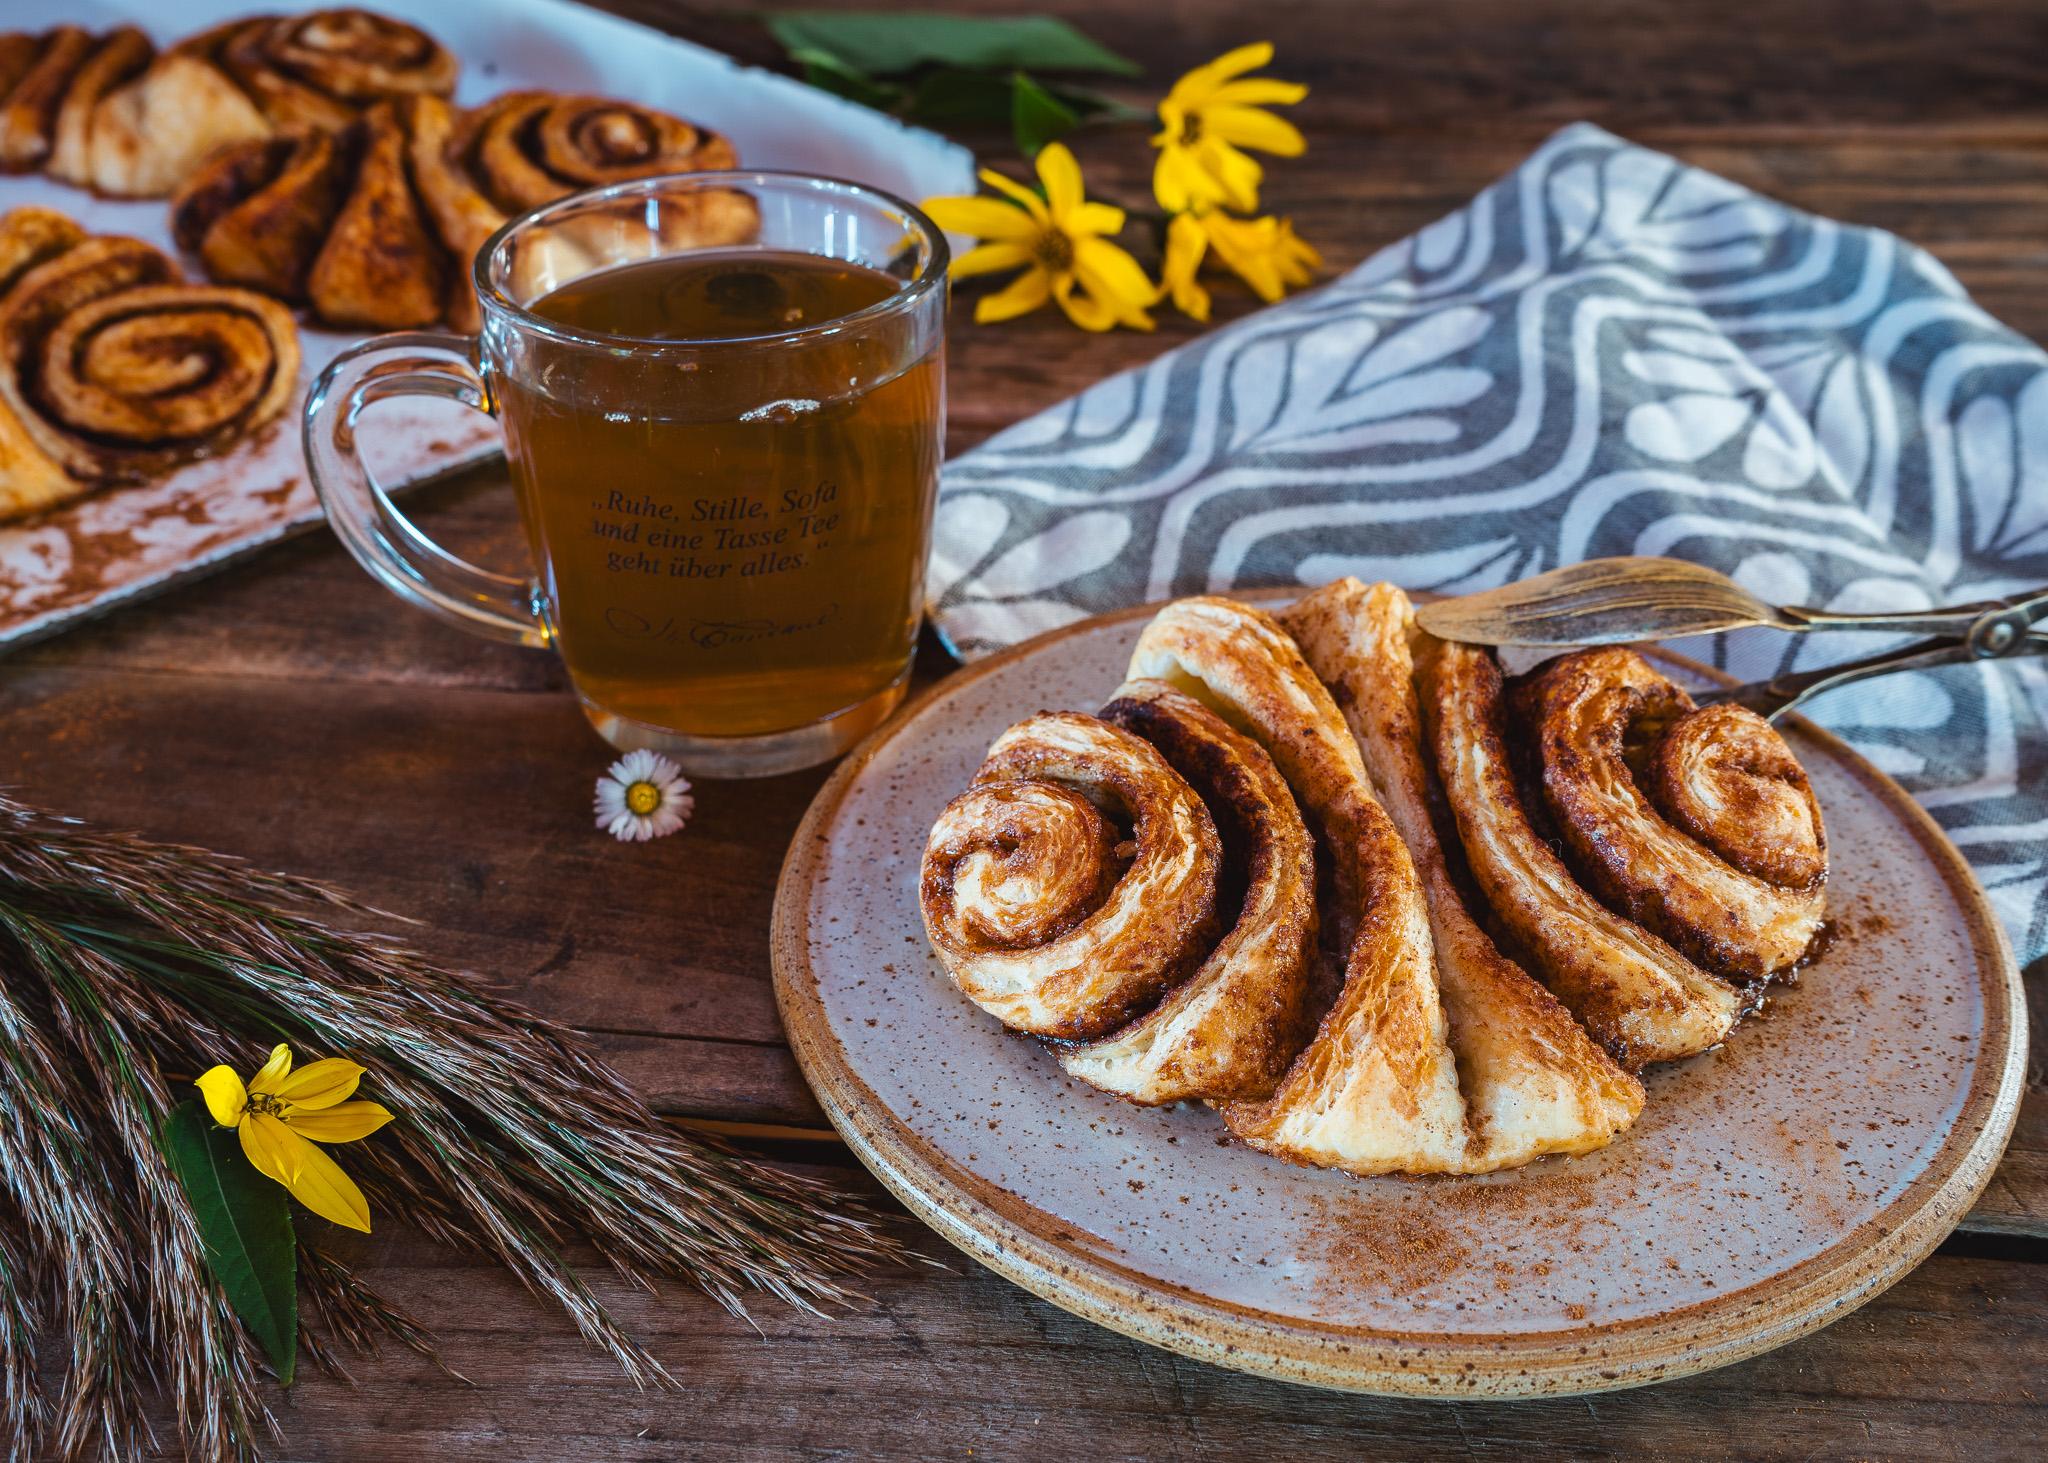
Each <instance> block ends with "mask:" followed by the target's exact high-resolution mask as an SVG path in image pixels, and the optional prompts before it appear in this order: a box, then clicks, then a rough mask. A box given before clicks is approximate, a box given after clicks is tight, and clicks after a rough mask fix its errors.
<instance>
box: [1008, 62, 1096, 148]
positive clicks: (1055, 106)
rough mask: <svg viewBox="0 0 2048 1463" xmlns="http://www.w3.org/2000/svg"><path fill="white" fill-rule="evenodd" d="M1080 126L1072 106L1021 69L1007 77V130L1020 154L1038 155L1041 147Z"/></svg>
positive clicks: (1079, 120)
mask: <svg viewBox="0 0 2048 1463" xmlns="http://www.w3.org/2000/svg"><path fill="white" fill-rule="evenodd" d="M1080 125H1081V119H1080V118H1079V117H1078V116H1076V115H1075V114H1074V110H1073V108H1071V107H1069V106H1068V105H1067V104H1066V103H1065V102H1063V101H1061V100H1060V99H1059V98H1058V97H1056V96H1054V95H1053V94H1052V93H1051V92H1049V91H1047V90H1046V89H1045V88H1044V87H1042V86H1040V85H1039V84H1038V83H1037V82H1035V81H1033V80H1032V79H1031V78H1030V77H1029V76H1028V75H1026V74H1025V73H1024V72H1022V71H1019V72H1018V73H1017V74H1016V75H1015V76H1013V77H1011V78H1010V131H1011V134H1012V135H1013V136H1015V137H1016V139H1017V150H1018V151H1019V152H1021V153H1023V154H1024V156H1026V157H1036V156H1038V150H1039V149H1040V148H1041V147H1044V146H1045V145H1046V144H1047V143H1048V142H1057V141H1059V139H1060V138H1062V137H1065V136H1066V135H1067V134H1068V133H1069V132H1072V131H1073V130H1074V129H1075V128H1076V127H1078V126H1080Z"/></svg>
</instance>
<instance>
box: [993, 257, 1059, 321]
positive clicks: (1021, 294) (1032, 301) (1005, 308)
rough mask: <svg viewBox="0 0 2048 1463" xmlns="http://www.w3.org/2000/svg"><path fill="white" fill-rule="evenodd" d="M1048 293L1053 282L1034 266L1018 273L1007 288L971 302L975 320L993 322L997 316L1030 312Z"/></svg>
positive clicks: (1008, 318)
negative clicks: (1025, 272) (1028, 270)
mask: <svg viewBox="0 0 2048 1463" xmlns="http://www.w3.org/2000/svg"><path fill="white" fill-rule="evenodd" d="M1051 297H1052V285H1051V283H1050V281H1048V279H1047V278H1046V274H1045V271H1044V270H1042V269H1034V270H1032V271H1031V272H1030V273H1029V274H1024V275H1019V276H1018V277H1017V278H1016V279H1015V280H1014V281H1012V282H1011V284H1010V285H1009V286H1008V288H1006V289H1003V290H999V291H998V292H996V293H995V294H992V295H983V296H982V297H981V299H980V300H979V301H978V302H976V304H975V306H974V319H975V323H977V324H980V325H993V324H995V323H996V322H997V321H999V320H1014V319H1016V318H1017V316H1019V315H1028V314H1030V313H1031V312H1032V311H1033V310H1036V309H1037V308H1038V307H1039V306H1040V305H1043V304H1044V303H1045V302H1046V301H1047V300H1048V299H1050V298H1051Z"/></svg>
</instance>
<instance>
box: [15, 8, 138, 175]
mask: <svg viewBox="0 0 2048 1463" xmlns="http://www.w3.org/2000/svg"><path fill="white" fill-rule="evenodd" d="M155 54H156V47H155V46H154V45H152V44H151V43H150V39H149V37H148V36H146V35H144V34H143V33H142V32H141V31H140V30H138V29H136V28H135V27H134V26H132V25H124V26H122V27H120V28H119V29H118V30H113V31H109V32H108V33H107V34H106V35H105V36H104V37H102V38H101V39H100V40H99V41H98V43H97V44H96V45H95V46H94V48H93V50H92V53H91V54H90V55H89V56H87V57H86V59H85V63H84V64H83V65H81V66H80V67H79V68H78V70H77V71H75V72H74V73H72V76H71V79H70V82H69V84H68V85H67V86H66V87H65V88H64V95H63V99H62V100H61V101H60V102H59V104H58V107H57V114H56V117H55V118H54V119H53V121H52V124H51V137H50V155H49V157H48V159H47V160H46V161H45V162H44V164H43V170H44V171H45V172H47V173H48V174H49V175H50V176H51V177H53V178H58V179H61V180H63V181H64V182H66V183H76V184H78V185H79V186H81V187H89V186H91V184H92V180H93V169H92V132H93V115H94V113H95V112H96V110H97V109H98V107H99V104H100V99H101V98H102V97H104V96H106V95H107V93H108V92H110V91H112V90H114V89H115V88H116V87H118V86H120V85H121V84H122V83H124V82H126V81H127V80H128V79H129V78H130V77H132V76H134V75H135V74H136V73H137V72H139V71H141V70H142V68H143V67H145V66H147V65H148V64H149V60H150V57H152V56H154V55H155Z"/></svg>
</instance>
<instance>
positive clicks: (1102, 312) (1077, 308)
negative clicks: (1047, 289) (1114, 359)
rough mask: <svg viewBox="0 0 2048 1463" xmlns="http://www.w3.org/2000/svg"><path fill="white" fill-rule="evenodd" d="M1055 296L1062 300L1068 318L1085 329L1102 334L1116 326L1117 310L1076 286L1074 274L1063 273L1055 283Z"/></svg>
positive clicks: (1053, 290)
mask: <svg viewBox="0 0 2048 1463" xmlns="http://www.w3.org/2000/svg"><path fill="white" fill-rule="evenodd" d="M1052 292H1053V298H1055V299H1056V300H1058V301H1059V302H1060V308H1061V309H1062V310H1064V311H1066V313H1067V318H1068V319H1069V320H1071V321H1073V322H1074V323H1075V324H1076V325H1078V326H1080V327H1081V328H1082V329H1083V330H1087V331H1093V332H1095V333H1096V334H1100V333H1101V332H1103V331H1105V330H1113V329H1115V328H1116V311H1114V310H1112V309H1111V308H1110V307H1109V306H1108V305H1106V304H1104V303H1103V302H1102V301H1101V300H1098V299H1096V298H1095V297H1094V296H1093V295H1090V294H1088V293H1087V292H1086V291H1083V290H1080V289H1078V288H1077V287H1076V285H1075V281H1074V277H1073V276H1072V275H1062V276H1061V277H1060V278H1059V280H1058V281H1057V282H1056V283H1055V284H1054V285H1053V289H1052Z"/></svg>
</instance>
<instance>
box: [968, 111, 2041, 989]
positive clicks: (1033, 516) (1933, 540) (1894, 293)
mask: <svg viewBox="0 0 2048 1463" xmlns="http://www.w3.org/2000/svg"><path fill="white" fill-rule="evenodd" d="M1605 554H1672V555H1676V556H1678V557H1681V558H1687V559H1692V560H1695V561H1697V562H1700V563H1705V564H1711V565H1713V566H1715V567H1717V568H1720V569H1723V570H1726V571H1727V572H1729V573H1731V574H1733V575H1734V576H1735V577H1736V578H1737V579H1738V580H1739V581H1741V582H1742V583H1743V584H1744V585H1746V586H1748V587H1749V588H1750V589H1751V590H1753V591H1755V592H1756V593H1757V594H1759V595H1761V596H1763V597H1764V598H1766V599H1770V600H1775V601H1777V602H1780V603H1788V604H1818V605H1825V606H1829V607H1831V608H1836V609H1845V610H1846V609H1856V610H1860V609H1892V608H1900V607H1908V606H1913V607H1918V606H1928V605H1934V604H1940V603H1945V602H1950V603H1952V602H1958V601H1964V600H1973V599H1981V598H1987V597H1991V596H1996V595H2005V594H2011V593H2014V592H2017V591H2019V590H2022V589H2030V588H2033V587H2035V586H2037V585H2043V584H2048V355H2044V353H2043V352H2042V351H2041V349H2040V348H2039V347H2037V346H2035V345H2034V344H2033V343H2031V342H2030V341H2028V340H2026V339H2024V338H2023V337H2021V336H2018V335H2016V334H2014V333H2013V332H2012V331H2010V330H2008V329H2006V328H2005V327H2004V326H2002V325H2000V324H1999V323H1998V322H1997V321H1995V320H1993V319H1991V318H1990V317H1989V316H1988V315H1986V314H1985V313H1984V312H1983V311H1982V310H1980V309H1979V308H1978V307H1977V306H1976V305H1974V304H1973V303H1972V302H1971V301H1970V299H1969V298H1968V296H1966V295H1965V294H1964V293H1963V291H1962V289H1961V288H1960V287H1959V286H1958V285H1957V284H1956V282H1955V280H1954V279H1953V278H1952V277H1951V276H1950V275H1949V273H1948V272H1947V271H1946V270H1945V269H1944V268H1943V267H1942V266H1941V265H1940V264H1939V263H1937V262H1936V261H1935V260H1934V259H1933V258H1931V257H1930V256H1929V255H1927V254H1925V253H1923V252H1921V251H1920V250H1918V249H1916V248H1914V247H1912V246H1911V245H1909V244H1906V243H1904V242H1902V241H1901V240H1899V239H1897V238H1895V237H1894V236H1892V235H1890V234H1887V233H1883V232H1880V231H1877V230H1873V229H1864V228H1851V227H1847V226H1845V225H1842V224H1839V223H1835V222H1832V221H1830V220H1828V219H1824V218H1816V217H1814V216H1812V215H1809V214H1804V213H1800V212H1798V211H1796V210H1794V209H1790V208H1787V207H1785V206H1783V205H1782V204H1779V203H1775V202H1772V201H1770V200H1768V199H1765V198H1762V197H1759V196H1757V195H1756V194H1754V193H1751V192H1749V191H1747V190H1745V189H1742V188H1739V187H1737V186H1735V185H1734V184H1732V183H1729V182H1727V181H1726V180H1724V179H1722V178H1718V177H1716V176H1714V175H1713V174H1711V173H1706V172H1702V171H1700V170H1699V169H1697V168H1692V167H1687V166H1685V165H1683V164H1681V163H1679V162H1676V161H1674V160H1673V159H1671V158H1668V157H1665V156H1663V155H1661V154H1659V153H1655V152H1651V151H1648V150H1646V149H1644V148H1640V147H1635V146H1632V145H1630V144H1628V143H1626V142H1623V141H1622V140H1620V139H1619V138H1616V137H1614V136H1612V135H1610V134H1608V133H1606V132H1603V131H1601V130H1600V129H1598V128H1596V127H1592V126H1586V125H1580V126H1574V127H1570V128H1567V129H1565V130H1564V131H1563V132H1560V133H1558V134H1557V135H1556V136H1555V137H1553V138H1551V139H1550V141H1549V142H1548V143H1546V144H1545V145H1544V146H1543V147H1542V149H1541V150H1539V151H1538V152H1537V153H1536V154H1535V155H1534V156H1533V157H1531V158H1530V159H1529V160H1528V161H1527V162H1526V163H1524V164H1523V165H1522V166H1521V167H1520V168H1519V169H1517V170H1516V171H1515V172H1514V173H1513V174H1511V175H1510V176H1508V177H1507V178H1504V179H1503V180H1501V181H1500V182H1498V183H1496V184H1494V185H1493V186H1492V187H1490V188H1488V189H1487V190H1486V191H1485V192H1483V193H1481V194H1480V195H1479V196H1478V198H1476V199H1475V200H1474V201H1473V202H1472V203H1471V204H1470V205H1469V206H1468V207H1466V208H1464V209H1462V210H1460V211H1459V212H1457V213H1454V214H1452V215H1451V216H1450V217H1448V218H1445V219H1443V220H1441V221H1440V222H1438V223H1435V224H1432V225H1431V226H1430V227H1429V228H1427V229H1424V230H1423V231H1422V232H1421V233H1419V234H1417V235H1415V236H1414V237H1413V238H1410V239H1406V240H1403V241H1402V242H1400V243H1398V244H1395V245H1393V246H1391V247H1389V248H1387V249H1385V250H1383V251H1381V252H1380V253H1379V254H1377V255H1375V256H1374V257H1373V258H1372V259H1370V260H1368V261H1367V262H1366V263H1364V264H1362V265H1360V266H1359V267H1358V268H1357V269H1355V270H1353V271H1352V272H1351V273H1349V274H1347V275H1345V276H1344V277H1343V278H1342V279H1340V280H1338V281H1336V282H1335V283H1333V284H1331V285H1328V286H1326V287H1324V288H1322V289H1319V290H1316V291H1314V292H1312V293H1309V294H1304V295H1301V296H1298V297H1296V298H1294V299H1291V300H1288V301H1286V302H1285V303H1283V304H1281V305H1278V306H1275V307H1273V308H1272V309H1268V310H1264V311H1261V312H1259V313H1257V314H1254V315H1250V316H1247V317H1245V318H1243V319H1241V320H1238V321H1236V322H1234V323H1233V324H1231V325H1229V326H1227V327H1225V328H1222V329H1219V330H1216V331H1214V332H1211V333H1210V334H1208V335H1205V336H1203V337H1201V338H1200V339H1199V340H1196V341H1193V342H1192V343H1190V344H1188V345H1186V346H1183V347H1181V348H1179V349H1177V350H1174V351H1171V352H1168V353H1167V354H1165V355H1163V356H1161V357H1160V358H1159V359H1158V360H1156V361H1154V362H1152V363H1151V364H1150V365H1148V366H1145V367H1142V368H1140V369H1138V370H1135V371H1130V372H1127V373H1125V374H1123V375H1120V376H1116V377H1113V378H1111V379H1109V380H1105V381H1103V382H1102V383H1101V384H1099V385H1097V386H1095V387H1093V388H1091V389H1090V390H1088V391H1087V392H1084V393H1083V394H1082V395H1080V396H1078V397H1076V398H1075V399H1073V400H1072V401H1069V402H1067V403H1065V404H1064V405H1062V406H1060V407H1057V408H1055V409H1053V410H1051V411H1048V412H1045V413H1043V414H1041V415H1039V416H1037V417H1034V418H1031V419H1030V420H1027V421H1025V422H1022V423H1020V424H1019V425H1017V426H1015V427H1012V428H1011V429H1009V430H1008V431H1006V432H1004V433H1002V434H1001V435H1000V436H998V437H995V438H994V439H992V440H991V441H989V442H988V443H987V444H985V445H984V446H982V447H981V448H979V449H977V450H975V451H973V452H970V453H968V454H966V455H965V456H963V457H961V458H960V459H958V460H957V461H955V462H953V463H951V464H950V465H949V466H948V467H947V468H946V471H945V475H944V479H943V488H942V496H941V499H940V503H939V510H938V528H937V534H936V541H935V547H934V553H933V562H932V581H931V583H932V588H931V594H932V599H931V605H930V609H931V615H932V618H933V621H934V622H935V624H936V625H937V627H938V629H939V632H940V634H941V635H942V636H943V637H944V638H945V640H946V642H947V643H948V644H949V645H950V646H951V647H952V648H953V649H954V651H955V652H956V653H957V654H959V655H961V656H962V657H963V658H968V659H972V658H973V657H976V656H979V655H982V654H986V653H987V652H989V651H992V650H995V649H997V648H1000V647H1002V646H1006V645H1010V644H1013V643H1015V642H1017V641H1019V640H1023V639H1025V638H1027V637H1029V636H1031V635H1034V634H1036V633H1038V632H1039V631H1042V630H1046V629H1050V628H1052V627H1055V626H1058V625H1061V624H1065V623H1067V622H1069V621H1072V620H1076V619H1079V618H1082V617H1083V616H1086V615H1091V614H1096V613H1099V612H1101V611H1104V610H1111V609H1116V608H1119V607H1122V606H1126V605H1131V604H1136V603H1140V602H1143V601H1146V600H1152V599H1163V598H1167V597H1170V596H1173V595H1180V594H1191V593H1205V592H1219V591H1224V590H1228V589H1230V588H1233V587H1237V586H1249V585H1271V584H1295V583H1299V584H1318V583H1321V582H1323V581H1325V580H1328V579H1330V578H1332V577H1334V576H1338V575H1343V574H1356V575H1358V576H1360V577H1361V578H1365V579H1391V580H1393V581H1395V582H1397V583H1399V584H1403V585H1406V586H1408V587H1410V588H1420V589H1432V590H1442V591H1447V592H1451V593H1457V592H1460V591H1466V590H1475V589H1481V588H1486V587H1488V586H1492V585H1497V584H1501V583H1503V582H1505V581H1507V580H1510V579H1516V578H1520V577H1523V576H1525V575H1529V574H1534V573H1538V572H1540V571H1542V570H1545V569H1551V568H1555V567H1557V566H1558V565H1561V564H1570V563H1574V562H1576V561H1578V560H1580V559H1585V558H1591V557H1595V556H1598V555H1605ZM1888 643H1892V642H1891V641H1889V640H1878V639H1875V638H1873V637H1864V636H1840V635H1830V636H1825V637H1813V638H1811V639H1808V640H1804V641H1802V640H1798V639H1794V638H1792V637H1786V636H1771V635H1765V634H1761V633H1749V634H1743V635H1736V636H1730V637H1726V638H1725V639H1723V640H1719V641H1717V642H1715V643H1714V644H1712V645H1699V646H1684V645H1681V646H1680V647H1678V648H1680V649H1688V650H1691V651H1692V652H1693V653H1695V654H1701V655H1703V656H1704V658H1708V659H1711V660H1713V661H1715V662H1717V663H1718V664H1720V665H1722V666H1724V667H1726V668H1728V669H1730V670H1732V671H1734V672H1735V673H1736V674H1738V675H1740V676H1742V677H1744V678H1756V677H1761V676H1765V675H1769V674H1775V673H1778V672H1780V671H1783V670H1787V669H1804V668H1806V667H1808V666H1810V665H1818V664H1824V663H1827V662H1832V661H1836V660H1843V659H1848V658H1850V657H1852V656H1856V655H1864V654H1868V653H1870V652H1871V651H1872V650H1874V649H1877V648H1880V647H1881V646H1883V645H1885V644H1888ZM1813 709H1814V715H1815V716H1816V718H1817V719H1819V720H1820V721H1822V722H1824V723H1825V724H1826V725H1827V726H1829V727H1830V728H1831V729H1833V730H1835V731H1837V732H1839V733H1841V734H1842V735H1843V736H1845V737H1847V738H1848V739H1849V740H1850V741H1851V742H1853V743H1854V744H1855V745H1856V746H1857V747H1858V748H1859V749H1860V750H1861V751H1862V752H1863V753H1864V754H1865V755H1866V756H1868V757H1869V758H1870V759H1871V760H1872V761H1873V762H1875V763H1876V764H1877V765H1878V766H1880V767H1882V768H1884V769H1885V770H1886V771H1887V772H1890V773H1892V774H1893V775H1894V776H1896V777H1898V778H1899V779H1900V780H1901V781H1902V782H1904V783H1905V784H1906V786H1908V787H1909V788H1911V789H1912V790H1913V792H1914V793H1915V794H1916V795H1917V796H1918V797H1919V799H1920V800H1921V802H1922V803H1923V804H1924V805H1925V806H1926V807H1927V808H1928V809H1930V810H1931V811H1932V812H1933V814H1934V816H1935V817H1936V818H1937V819H1939V820H1940V822H1941V823H1942V825H1943V826H1944V827H1945V828H1946V829H1947V830H1948V833H1949V836H1950V837H1951V838H1953V839H1954V840H1955V841H1956V843H1957V844H1958V845H1960V846H1961V848H1962V850H1963V852H1964V853H1965V854H1966V855H1967V856H1968V857H1969V858H1970V859H1971V861H1972V862H1973V863H1974V864H1975V866H1976V869H1977V873H1978V875H1979V876H1980V878H1981V879H1982V880H1983V882H1984V884H1985V886H1986V887H1987V888H1988V889H1989V890H1990V891H1991V894H1992V897H1993V898H1994V900H1996V902H1997V904H1998V907H1999V910H2000V912H2001V913H2002V915H2003V916H2004V919H2005V921H2006V925H2007V928H2008V929H2009V931H2010V932H2011V934H2012V937H2013V942H2014V944H2015V946H2016V947H2017V948H2018V950H2019V952H2020V955H2021V958H2022V960H2023V961H2031V960H2033V959H2036V958H2039V957H2040V956H2041V955H2043V954H2044V953H2048V776H2044V773H2048V661H2041V660H2035V661H2018V662H2012V663H2007V664H2003V665H1997V666H1977V667H1957V668H1955V669H1952V670H1945V671H1940V672H1933V673H1918V674H1909V675H1901V676H1897V677H1893V678H1890V679H1888V680H1884V681H1879V682H1874V683H1871V684H1869V685H1866V686H1863V687H1856V688H1850V689H1846V690H1842V691H1838V692H1835V693H1833V694H1832V695H1830V696H1829V697H1828V698H1826V699H1824V700H1821V701H1818V702H1816V703H1814V708H1813Z"/></svg>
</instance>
